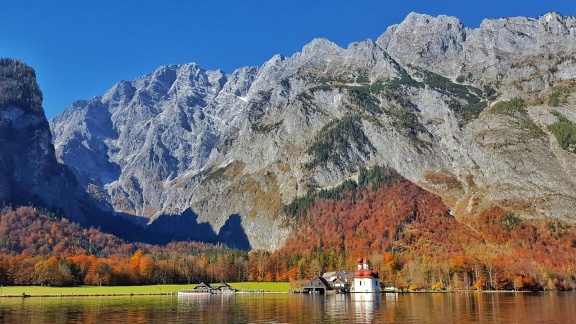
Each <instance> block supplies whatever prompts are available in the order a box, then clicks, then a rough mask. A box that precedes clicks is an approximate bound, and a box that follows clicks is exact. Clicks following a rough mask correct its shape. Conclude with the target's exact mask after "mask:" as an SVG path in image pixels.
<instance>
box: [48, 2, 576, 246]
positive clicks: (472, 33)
mask: <svg viewBox="0 0 576 324" xmlns="http://www.w3.org/2000/svg"><path fill="white" fill-rule="evenodd" d="M575 54H576V19H575V18H574V17H561V16H559V15H558V14H555V13H546V14H544V15H543V16H542V17H540V18H539V19H530V18H522V17H519V18H506V19H498V20H486V21H484V22H483V23H482V25H481V27H480V28H478V29H469V28H466V27H465V26H463V25H462V24H461V23H460V22H459V21H458V20H457V19H456V18H453V17H445V16H440V17H430V16H426V15H418V14H410V15H409V16H408V17H407V18H406V20H405V21H404V22H402V23H401V24H399V25H395V26H391V27H389V28H388V30H387V31H386V32H385V33H384V34H383V35H382V36H381V37H380V38H379V39H378V40H377V41H376V42H373V41H370V40H367V41H364V42H358V43H353V44H350V45H349V46H348V48H345V49H344V48H340V47H339V46H337V45H336V44H334V43H332V42H330V41H328V40H325V39H316V40H313V41H312V42H311V43H310V44H308V45H306V46H305V47H304V48H303V49H302V52H300V53H297V54H295V55H293V56H292V57H284V56H281V55H277V56H275V57H273V58H272V59H271V60H269V61H268V62H266V63H264V64H263V65H262V66H261V67H259V68H257V67H247V68H242V69H239V70H237V71H235V72H234V73H232V74H226V73H223V72H222V71H207V70H205V69H202V68H201V67H199V66H197V65H195V64H193V63H191V64H185V65H173V66H163V67H160V68H158V69H157V70H156V71H155V72H153V73H151V74H149V75H146V76H143V77H141V78H138V79H137V80H134V81H131V82H126V81H122V82H120V83H118V84H117V85H115V86H114V87H113V88H112V89H110V90H109V91H108V92H107V93H106V94H104V95H103V96H102V97H96V98H92V99H90V100H85V101H78V102H75V103H74V104H73V105H72V106H71V107H69V108H68V109H67V110H66V111H64V112H63V113H62V114H61V115H59V116H57V117H56V118H54V119H53V120H52V121H51V128H52V131H53V133H54V136H55V138H54V143H55V147H56V154H57V156H58V158H59V159H60V160H61V161H62V162H63V163H65V164H66V165H68V166H69V167H70V168H71V169H72V170H73V172H74V173H75V174H76V176H77V177H78V179H79V182H80V183H81V185H82V186H83V187H85V188H87V189H88V190H89V192H91V193H92V195H93V196H94V197H96V198H97V199H98V200H99V201H100V202H101V204H102V206H104V207H103V208H112V209H113V210H115V211H116V212H118V213H122V214H125V215H131V217H132V218H133V219H134V220H135V221H137V222H140V223H141V224H143V225H144V224H149V226H152V227H154V223H156V224H163V225H162V226H159V225H156V226H158V228H162V229H164V230H165V231H168V232H173V234H174V235H175V236H178V235H185V234H186V233H189V234H191V236H194V235H193V234H195V235H196V237H201V233H199V232H200V231H204V230H205V229H206V226H204V225H209V226H208V227H209V228H208V230H209V231H213V232H212V234H213V235H219V237H226V240H229V241H228V242H229V243H230V244H232V245H233V244H234V243H235V242H234V236H235V235H231V234H230V235H229V234H226V233H240V234H242V233H243V234H245V235H246V237H247V240H248V241H249V245H250V247H252V248H265V249H276V248H278V247H280V246H281V245H282V244H283V242H284V240H285V238H286V235H287V234H288V227H286V226H285V223H286V217H285V214H284V212H283V206H284V204H287V203H289V202H291V201H292V199H294V198H295V197H297V196H301V195H304V194H305V193H306V192H307V191H308V190H316V189H320V188H325V187H330V186H334V185H336V184H338V183H340V182H342V181H343V180H345V179H348V178H351V177H354V176H355V175H356V173H357V171H358V169H359V168H360V167H361V166H370V165H389V166H391V167H393V168H395V169H396V170H398V171H399V172H400V173H401V174H402V175H403V176H405V177H406V178H408V179H410V180H412V181H414V182H416V183H419V184H420V185H422V186H424V187H425V188H427V189H429V190H431V191H433V192H435V193H438V194H440V195H441V196H442V197H443V198H444V200H445V201H446V203H447V204H448V205H449V206H450V207H451V208H452V209H453V213H454V214H455V215H457V216H458V215H465V214H473V213H475V212H477V211H478V210H480V209H481V208H484V207H486V206H490V205H494V204H497V205H501V206H503V207H505V208H508V209H509V210H511V211H513V212H515V213H517V214H518V215H521V216H523V217H538V218H542V217H549V218H557V219H565V220H569V221H576V212H575V211H574V209H573V207H572V206H574V205H575V204H574V203H575V202H576V201H575V199H576V190H575V189H576V188H575V186H576V181H575V179H576V173H575V172H576V171H575V169H574V167H573V166H574V165H576V164H575V163H574V162H576V160H575V158H576V157H575V155H574V154H573V153H570V152H568V151H566V150H563V149H562V148H561V147H560V146H559V145H558V143H557V142H556V139H555V137H554V136H553V135H552V134H551V133H550V132H549V131H548V127H547V126H548V125H550V124H552V123H554V122H556V121H557V114H555V112H560V113H562V115H564V116H566V117H567V118H569V119H571V120H573V121H576V115H575V114H574V113H573V112H572V109H571V108H573V107H574V105H575V103H574V96H568V97H567V98H568V99H567V100H565V101H563V104H562V105H560V106H559V107H550V106H547V105H545V104H544V103H546V101H543V100H541V98H544V97H546V96H548V95H549V94H550V92H551V91H552V89H553V88H552V87H553V86H555V85H558V84H562V83H563V82H567V81H569V80H571V79H573V78H574V77H575V76H576V61H575V60H574V59H573V58H574V57H576V55H575ZM570 89H572V88H570ZM515 97H523V98H525V100H526V102H529V103H533V104H531V105H529V107H527V108H523V109H520V110H519V111H517V112H513V113H502V112H501V111H500V110H498V109H494V107H492V106H493V105H494V104H495V103H496V102H500V101H501V102H504V101H506V100H508V99H511V98H515ZM539 98H540V99H539ZM106 206H110V207H106ZM190 213H192V214H190ZM183 214H185V215H194V217H187V218H186V219H188V220H189V222H188V223H186V222H183V221H182V218H180V216H179V215H183ZM170 223H172V224H180V225H179V226H168V225H166V224H170ZM186 224H188V225H186ZM231 224H233V225H231ZM199 225H202V226H199ZM194 231H197V232H198V233H192V232H194ZM225 232H226V233H225ZM167 234H168V233H167Z"/></svg>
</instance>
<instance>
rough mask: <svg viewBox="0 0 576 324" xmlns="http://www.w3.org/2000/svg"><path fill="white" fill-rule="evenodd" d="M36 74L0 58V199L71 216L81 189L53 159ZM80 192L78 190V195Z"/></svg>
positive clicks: (18, 63)
mask: <svg viewBox="0 0 576 324" xmlns="http://www.w3.org/2000/svg"><path fill="white" fill-rule="evenodd" d="M51 141H52V136H51V134H50V128H49V125H48V121H47V120H46V117H45V116H44V110H43V109H42V92H41V91H40V88H39V87H38V84H37V83H36V74H35V72H34V70H33V69H32V68H31V67H29V66H27V65H26V64H24V63H22V62H20V61H15V60H11V59H0V148H1V149H0V201H2V204H29V203H34V204H40V205H43V206H46V207H51V208H56V209H60V210H66V211H67V212H72V211H75V210H76V206H77V201H76V200H75V197H76V193H77V190H79V189H80V188H79V187H78V184H77V182H76V179H75V177H74V175H73V174H72V173H71V172H70V171H68V170H67V169H66V168H65V167H64V166H62V165H61V164H60V163H58V161H57V160H56V156H55V154H54V147H53V145H52V143H51ZM80 192H81V191H80Z"/></svg>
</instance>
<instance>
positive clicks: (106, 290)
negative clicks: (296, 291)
mask: <svg viewBox="0 0 576 324" xmlns="http://www.w3.org/2000/svg"><path fill="white" fill-rule="evenodd" d="M211 285H212V286H215V287H217V286H218V285H219V283H213V284H211ZM229 285H230V286H232V287H233V288H236V289H238V290H240V291H260V290H262V291H265V292H288V291H289V290H290V284H289V283H287V282H237V283H229ZM195 286H196V284H190V285H148V286H78V287H42V286H9V287H1V288H0V297H4V296H22V295H24V294H26V295H27V296H48V295H49V296H61V295H62V296H71V295H72V296H76V295H84V296H90V295H130V294H134V295H148V294H169V293H176V292H177V291H179V290H181V289H183V288H194V287H195Z"/></svg>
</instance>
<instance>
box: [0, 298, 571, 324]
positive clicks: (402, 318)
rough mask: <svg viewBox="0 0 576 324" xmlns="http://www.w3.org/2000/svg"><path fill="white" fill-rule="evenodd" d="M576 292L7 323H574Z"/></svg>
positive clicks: (101, 308) (91, 305)
mask: <svg viewBox="0 0 576 324" xmlns="http://www.w3.org/2000/svg"><path fill="white" fill-rule="evenodd" d="M574 321H576V292H564V293H436V294H427V293H421V294H417V293H410V294H376V295H375V294H349V295H304V294H303V295H299V294H295V295H294V294H236V295H211V296H192V297H180V298H178V297H175V296H174V297H170V296H151V297H136V296H134V297H99V298H98V297H87V298H57V297H54V298H25V299H21V298H15V299H10V298H3V299H0V322H2V323H443V324H445V323H510V324H512V323H573V322H574Z"/></svg>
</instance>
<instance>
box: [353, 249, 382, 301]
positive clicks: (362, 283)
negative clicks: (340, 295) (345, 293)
mask: <svg viewBox="0 0 576 324" xmlns="http://www.w3.org/2000/svg"><path fill="white" fill-rule="evenodd" d="M369 262H370V261H368V259H366V258H365V259H362V258H358V270H357V271H356V272H355V273H354V286H353V287H352V292H360V293H376V292H380V276H379V275H378V272H376V271H372V269H370V263H369Z"/></svg>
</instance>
